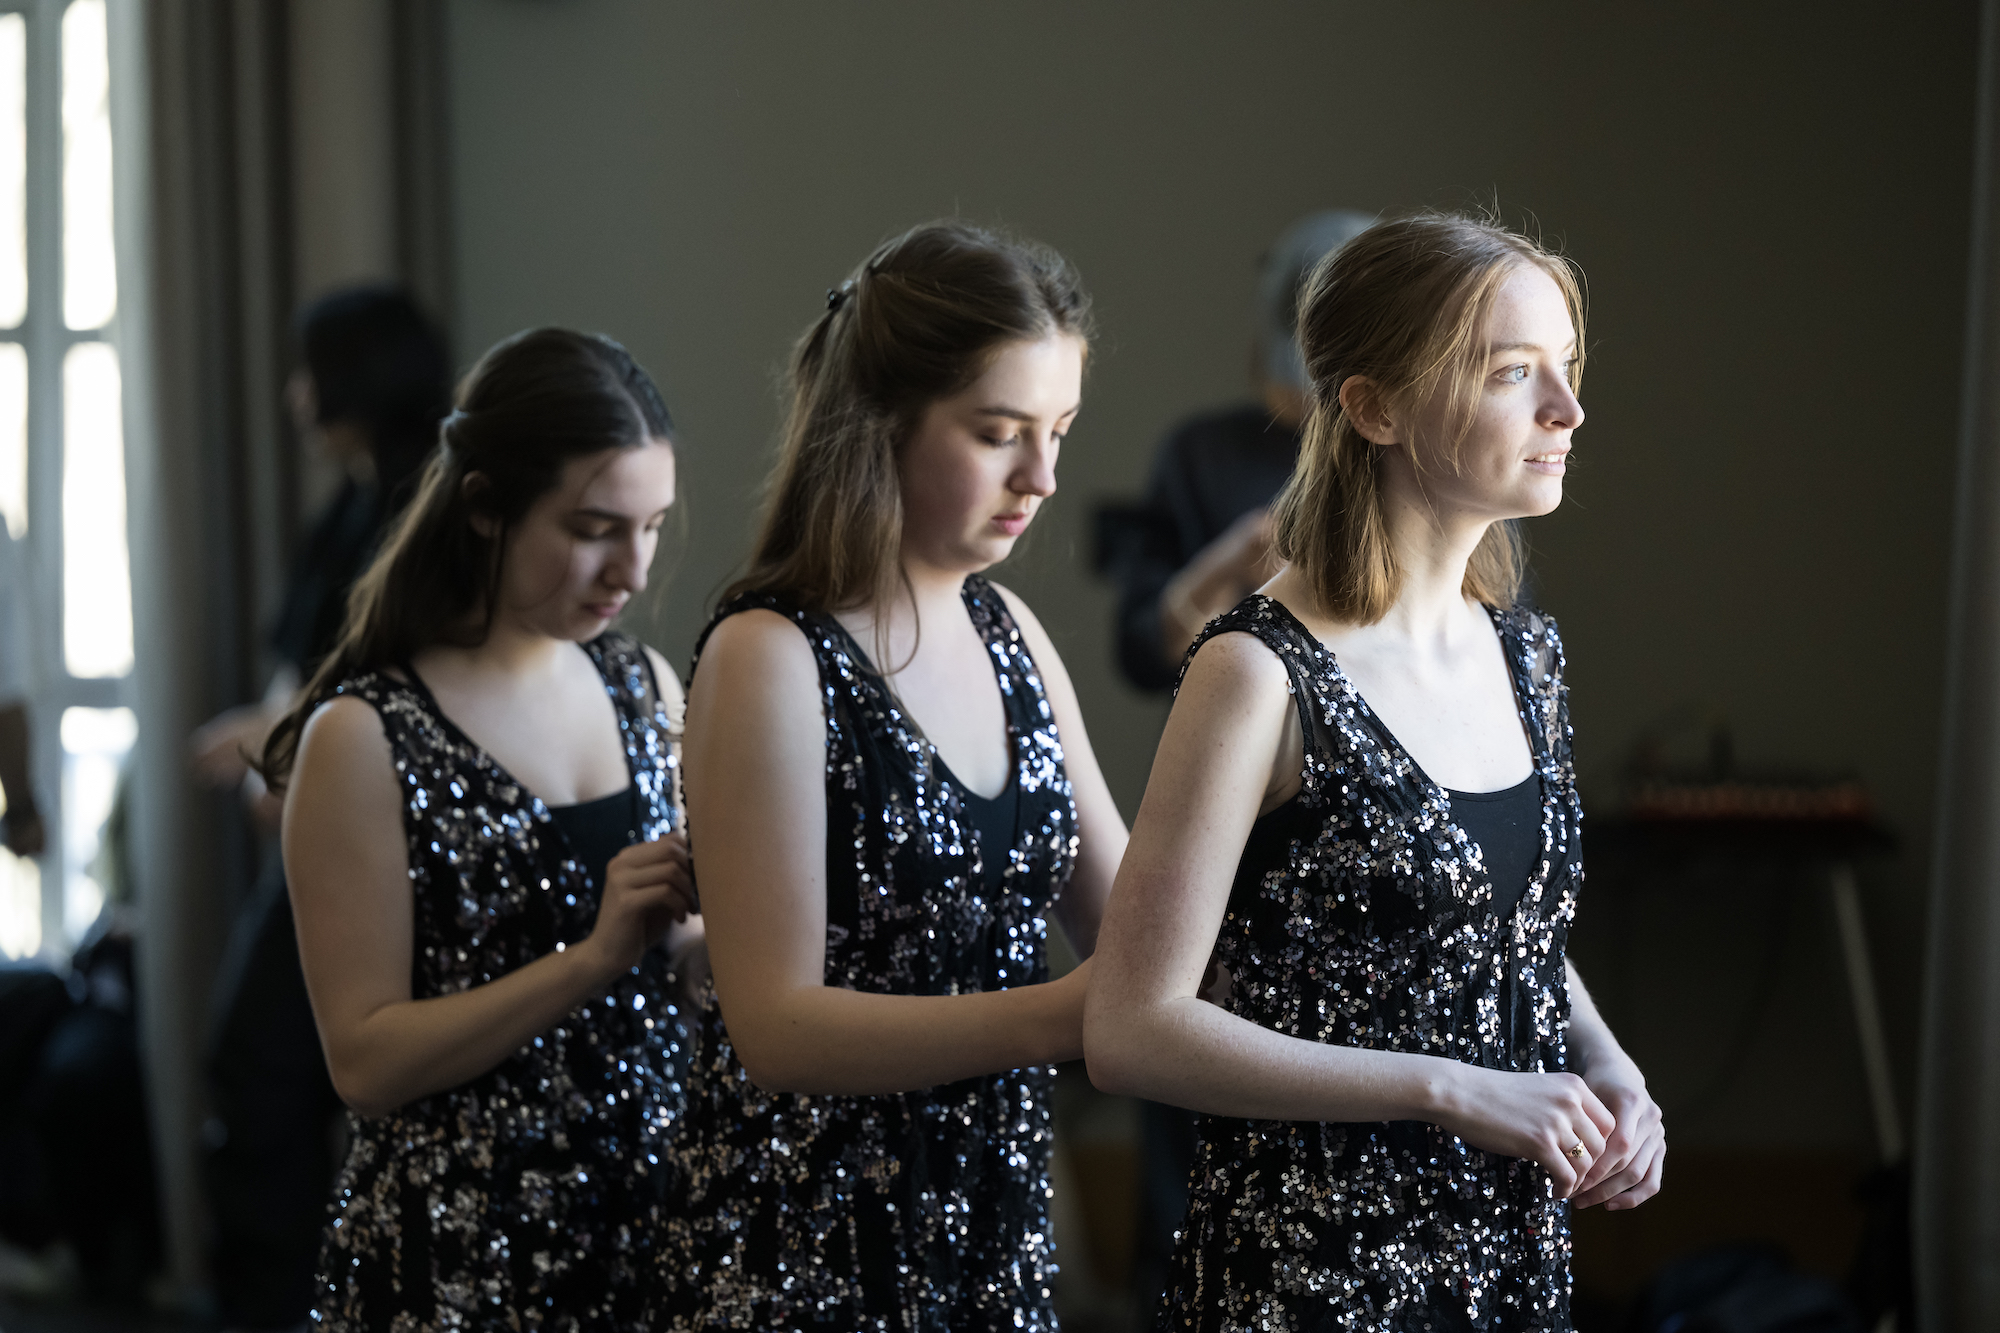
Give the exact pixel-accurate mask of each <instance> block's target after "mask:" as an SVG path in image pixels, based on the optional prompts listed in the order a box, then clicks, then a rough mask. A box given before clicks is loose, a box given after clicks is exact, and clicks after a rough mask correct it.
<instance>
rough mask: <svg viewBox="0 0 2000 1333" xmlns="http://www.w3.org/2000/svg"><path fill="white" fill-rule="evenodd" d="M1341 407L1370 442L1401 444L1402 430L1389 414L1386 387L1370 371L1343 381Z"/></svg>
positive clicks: (1363, 436) (1355, 427) (1363, 437)
mask: <svg viewBox="0 0 2000 1333" xmlns="http://www.w3.org/2000/svg"><path fill="white" fill-rule="evenodd" d="M1340 410H1341V411H1343V412H1345V413H1346V414H1347V419H1348V420H1349V421H1351V422H1353V423H1354V429H1356V430H1357V431H1359V432H1361V438H1362V439H1364V440H1366V441H1368V442H1369V443H1370V444H1380V445H1391V444H1401V443H1402V440H1401V438H1400V436H1401V434H1402V432H1401V431H1399V430H1397V428H1396V423H1395V421H1394V419H1393V418H1391V417H1390V415H1389V409H1388V404H1387V403H1385V402H1384V401H1383V400H1382V390H1381V387H1380V386H1379V385H1377V384H1376V383H1375V381H1374V380H1371V379H1369V378H1368V377H1367V376H1366V375H1349V376H1348V377H1347V378H1346V379H1344V380H1342V381H1341V383H1340Z"/></svg>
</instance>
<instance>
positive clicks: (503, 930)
mask: <svg viewBox="0 0 2000 1333" xmlns="http://www.w3.org/2000/svg"><path fill="white" fill-rule="evenodd" d="M585 647H586V649H587V651H588V652H589V653H590V656H591V659H592V660H593V661H594V662H595V663H596V665H597V668H598V670H599V672H600V673H601V674H602V675H603V677H604V685H605V690H606V692H607V693H608V694H609V695H610V697H611V701H612V703H613V705H614V707H615V709H616V712H617V717H618V724H619V729H620V732H621V735H622V741H623V746H624V750H625V757H626V763H627V765H628V766H629V768H630V769H631V773H632V780H633V782H634V783H635V784H637V786H638V788H639V797H640V802H639V808H640V810H641V812H642V816H643V818H644V819H645V821H646V822H645V823H644V825H643V826H642V827H641V828H640V829H638V830H637V832H638V834H639V836H640V837H641V838H648V839H650V838H656V837H659V836H660V835H662V834H664V833H666V832H668V831H669V830H671V829H672V828H673V827H674V826H675V823H676V820H677V815H676V812H675V808H674V804H673V799H672V796H673V784H674V779H675V778H676V776H677V775H678V771H679V762H680V760H679V753H678V747H677V745H676V744H675V743H674V741H673V733H672V731H671V727H670V723H669V719H668V717H667V712H666V708H665V706H664V704H663V703H662V701H661V699H660V697H659V692H658V691H657V690H656V689H655V688H654V684H653V680H652V670H651V667H650V666H649V664H648V663H647V661H646V657H645V651H644V649H642V648H641V647H640V646H639V645H638V644H637V643H636V642H634V641H633V640H632V639H630V638H627V637H625V636H624V635H621V634H606V635H604V636H602V637H601V638H598V639H597V640H595V641H593V642H591V643H589V644H587V645H585ZM339 692H340V693H342V694H347V695H352V696H353V697H355V698H359V699H364V700H366V701H367V702H368V703H370V704H371V705H373V706H374V708H375V710H376V711H377V713H379V714H380V716H381V719H382V726H383V729H384V731H385V732H386V733H387V735H388V739H389V751H390V755H391V757H392V759H393V761H394V763H395V767H396V773H397V775H398V778H399V780H400V782H401V785H402V788H403V795H404V814H403V824H404V829H405V831H406V833H407V836H408V839H409V856H410V894H411V908H412V912H413V916H414V923H413V924H414V927H415V934H414V941H415V946H416V947H415V948H414V949H413V950H412V968H411V977H410V983H411V984H410V993H411V995H412V996H413V997H415V998H417V999H423V998H425V997H428V996H437V995H448V994H452V993H455V992H458V991H464V990H469V989H471V988H472V987H474V986H478V985H483V984H485V983H486V982H489V981H492V980H494V979H495V978H496V977H501V976H504V975H506V974H507V973H509V972H511V971H513V970H514V969H515V968H518V967H521V966H523V965H525V964H527V963H530V962H532V961H534V960H535V959H537V958H539V957H541V956H543V955H544V954H547V953H550V952H553V951H557V950H561V949H562V948H564V947H565V945H567V944H573V943H575V942H577V941H579V940H582V939H584V938H586V937H587V936H588V935H589V934H590V931H591V928H592V926H593V925H594V924H595V923H596V918H597V901H598V889H597V886H596V885H595V884H593V883H592V882H591V880H590V877H589V875H588V873H587V872H586V871H585V870H584V869H583V867H582V866H581V865H579V864H578V863H577V862H576V861H575V860H573V859H571V857H570V855H569V851H568V848H567V844H566V843H565V841H564V839H563V836H562V833H561V831H560V830H559V829H558V828H557V826H556V825H555V823H554V821H553V820H552V819H551V818H550V816H549V813H548V809H547V807H545V806H544V805H543V804H542V802H541V801H540V800H539V799H538V798H536V797H535V796H533V795H532V794H530V793H529V792H528V791H526V790H525V789H524V788H523V787H521V785H520V784H519V783H517V782H516V781H515V780H514V779H513V778H512V777H510V776H509V775H508V774H507V773H506V772H505V770H503V769H502V768H500V766H499V765H498V764H496V763H495V762H494V761H493V759H492V758H491V756H489V755H487V754H486V752H485V751H483V750H481V749H480V748H479V746H478V745H476V744H475V743H473V742H472V741H471V740H470V739H469V738H468V737H467V736H466V735H465V734H464V733H463V732H461V731H459V730H458V728H457V727H456V726H454V725H453V724H452V723H451V721H450V720H449V719H447V718H444V717H442V716H440V715H439V714H438V713H437V712H436V711H435V709H434V708H433V706H432V705H431V703H430V702H429V700H428V699H427V697H426V696H425V695H424V694H423V693H422V692H421V691H419V690H418V689H415V688H413V687H412V686H410V685H409V684H407V683H404V682H402V681H398V680H396V679H394V678H393V677H390V676H388V675H384V674H381V673H371V674H368V675H364V676H359V677H356V678H354V679H351V680H348V681H346V682H344V683H343V684H342V685H341V687H340V691H339ZM674 994H675V991H674V989H673V978H672V975H671V973H669V971H668V970H667V964H666V961H665V957H664V955H663V954H662V953H661V952H660V951H659V950H653V951H651V952H649V953H648V954H647V955H646V957H645V959H644V961H642V962H641V964H640V965H639V966H638V967H636V968H634V969H633V970H632V971H631V972H630V973H628V974H627V975H624V976H621V977H619V978H618V979H617V980H616V981H615V982H614V983H612V984H611V985H609V986H608V987H606V989H605V992H604V993H603V1003H602V1004H601V1005H600V1004H599V1003H598V1002H597V997H596V996H592V997H591V998H590V999H588V1000H586V1001H585V1002H584V1003H583V1004H582V1005H581V1006H579V1008H578V1009H577V1010H576V1011H575V1012H573V1013H572V1014H570V1015H569V1016H568V1017H567V1018H566V1019H564V1020H563V1021H562V1022H561V1023H559V1024H557V1025H556V1026H555V1027H553V1028H551V1029H550V1030H548V1031H547V1032H544V1033H543V1034H542V1035H541V1036H539V1037H535V1038H534V1039H532V1040H531V1041H529V1042H528V1043H526V1044H524V1045H523V1046H522V1048H521V1049H520V1050H519V1051H517V1052H516V1053H515V1054H513V1055H512V1056H509V1057H508V1058H507V1059H506V1060H505V1061H503V1062H502V1063H501V1064H500V1065H499V1066H498V1067H497V1068H495V1069H493V1070H491V1071H490V1072H488V1073H486V1074H484V1075H481V1076H480V1077H479V1078H476V1079H474V1080H472V1081H471V1082H470V1083H466V1084H463V1085H461V1086H459V1087H456V1088H453V1089H451V1090H450V1091H448V1092H442V1093H438V1094H437V1095H435V1096H431V1097H426V1098H422V1099H421V1100H418V1101H415V1102H411V1103H410V1104H409V1105H407V1106H403V1107H401V1108H399V1109H398V1110H396V1111H394V1112H392V1113H390V1114H389V1115H385V1116H381V1117H376V1118H366V1117H361V1116H355V1115H350V1116H349V1117H348V1121H349V1126H350V1130H351V1135H352V1140H351V1142H352V1146H351V1148H350V1150H349V1152H348V1156H347V1161H346V1163H345V1165H344V1166H343V1167H342V1169H341V1172H340V1177H339V1182H338V1185H337V1186H336V1189H335V1195H334V1202H333V1206H332V1213H333V1218H332V1225H331V1226H330V1227H329V1228H328V1230H327V1232H326V1236H325V1239H324V1241H323V1244H322V1249H321V1257H320V1278H319V1284H318V1289H317V1294H316V1299H315V1300H314V1302H313V1305H314V1309H313V1311H312V1323H313V1324H314V1325H315V1326H316V1327H320V1328H326V1329H338V1330H373V1329H392V1330H395V1333H429V1331H430V1330H442V1329H453V1330H460V1329H510V1330H519V1329H544V1330H573V1329H586V1328H587V1329H619V1330H625V1329H632V1330H637V1329H641V1328H644V1327H645V1324H644V1322H643V1314H642V1311H643V1306H644V1287H645V1284H646V1283H647V1282H649V1281H650V1278H651V1272H650V1269H651V1262H652V1260H653V1258H654V1255H655V1254H656V1253H657V1249H658V1229H659V1210H660V1198H659V1192H660V1176H661V1172H660V1170H659V1168H658V1166H657V1165H656V1162H657V1160H658V1158H659V1157H660V1156H663V1155H664V1154H665V1152H666V1146H667V1143H668V1142H669V1140H670V1139H671V1137H672V1133H673V1127H674V1124H675V1123H676V1122H677V1121H678V1119H679V1117H680V1113H681V1109H682V1106H683V1105H684V1103H685V1094H684V1092H683V1086H682V1081H681V1080H682V1074H681V1071H680V1068H679V1062H680V1061H681V1060H682V1059H683V1058H684V1057H683V1055H682V1052H681V1050H680V1042H681V1037H680V1028H679V1023H678V1021H677V1017H676V1015H677V1011H676V1008H675V1007H674V1005H673V1003H672V998H671V997H673V995H674ZM648 1013H653V1014H660V1015H662V1016H665V1017H668V1018H669V1019H670V1020H674V1021H669V1022H664V1023H661V1024H659V1025H657V1026H655V1025H654V1023H653V1022H652V1021H650V1020H649V1019H648V1018H647V1017H646V1015H647V1014H648Z"/></svg>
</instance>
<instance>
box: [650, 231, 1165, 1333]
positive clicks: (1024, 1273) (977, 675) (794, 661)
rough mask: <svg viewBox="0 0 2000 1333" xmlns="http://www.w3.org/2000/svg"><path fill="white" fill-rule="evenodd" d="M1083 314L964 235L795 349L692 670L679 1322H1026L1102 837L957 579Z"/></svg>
mask: <svg viewBox="0 0 2000 1333" xmlns="http://www.w3.org/2000/svg"><path fill="white" fill-rule="evenodd" d="M1087 318H1088V306H1087V302H1086V298H1085V296H1084V293H1083V291H1082V288H1081V286H1080V285H1079V283H1078V281H1077V278H1076V276H1075V274H1074V273H1073V272H1072V271H1071V270H1070V268H1069V267H1068V266H1067V265H1066V264H1065V263H1064V262H1063V261H1062V260H1061V259H1060V258H1059V257H1058V256H1056V255H1055V254H1053V253H1051V252H1050V251H1047V250H1045V249H1042V248H1040V247H1036V246H1030V245H1024V244H1020V243H1017V242H1013V241H1009V240H1006V239H1003V238H1000V237H997V236H994V235H991V234H989V233H987V232H984V231H981V230H979V229H976V228H973V227H969V226H965V225H960V224H933V225H929V226H923V227H918V228H916V229H915V230H913V231H911V232H909V233H907V234H905V235H903V236H901V237H899V238H897V239H895V240H893V241H891V242H889V243H887V244H886V245H884V246H883V247H882V248H881V249H879V250H877V251H876V252H875V254H874V255H873V256H871V257H870V258H869V260H868V261H867V263H865V264H864V265H862V266H861V267H860V268H859V269H857V270H856V271H855V273H854V275H853V276H852V278H851V279H850V280H849V282H847V283H845V284H843V285H842V286H841V287H840V288H839V289H837V290H836V291H834V292H832V293H830V294H829V297H828V303H827V309H826V311H825V313H824V314H823V315H821V317H820V318H819V319H818V320H817V321H815V323H814V324H813V326H812V327H811V329H810V330H808V331H807V333H806V335H805V336H804V338H803V339H802V340H801V342H800V344H799V346H798V348H797V351H796V353H795V355H794V359H793V364H792V380H791V412H790V418H789V422H788V425H787V428H786V432H785V437H784V446H783V453H782V456H781V459H780V461H779V464H778V468H777V473H776V476H775V477H774V479H773V484H772V490H771V494H770V499H769V505H768V509H767V512H766V514H765V518H764V525H763V529H762V532H761V534H760V536H759V537H758V540H757V544H756V547H755V550H754V553H753V556H752V562H751V567H750V570H749V572H748V574H747V575H745V577H744V578H742V579H741V580H739V581H738V582H737V584H736V585H735V587H734V588H733V589H731V590H730V592H729V593H728V594H727V595H726V597H725V599H724V603H723V605H722V606H721V608H720V609H719V610H718V612H717V613H716V617H715V619H714V621H713V622H712V623H711V625H710V627H709V630H708V632H707V634H706V635H705V636H704V640H703V642H702V644H701V646H700V647H699V648H698V650H697V652H698V657H697V661H698V664H699V665H698V666H697V667H696V669H695V670H694V672H693V674H692V676H691V677H690V681H691V684H690V691H691V693H690V700H689V715H688V759H689V768H688V775H689V785H688V806H689V820H690V828H691V829H692V830H694V837H695V840H696V843H697V845H698V848H699V852H698V855H699V856H700V876H701V888H702V903H703V908H704V919H705V920H706V922H707V928H708V939H709V948H710V958H711V963H712V966H713V969H714V989H713V992H712V994H711V996H710V999H709V1001H708V1004H707V1006H706V1008H705V1010H704V1011H703V1013H702V1016H701V1026H700V1035H699V1038H698V1042H699V1044H698V1048H697V1053H696V1056H695V1067H694V1071H693V1074H692V1075H691V1078H690V1096H689V1112H688V1119H687V1121H686V1122H685V1124H684V1125H683V1126H682V1130H681V1135H680V1137H679V1138H678V1139H677V1140H676V1146H675V1153H674V1157H675V1162H676V1165H677V1171H676V1181H677V1193H676V1196H675V1198H676V1204H675V1206H674V1208H673V1209H672V1210H671V1213H672V1216H671V1217H670V1219H669V1223H668V1225H669V1228H670V1230H671V1231H672V1233H673V1234H674V1235H675V1237H676V1240H677V1243H676V1244H675V1245H673V1246H672V1248H670V1250H669V1251H668V1252H667V1253H666V1254H665V1255H664V1256H663V1262H662V1264H661V1270H660V1271H661V1282H662V1294H663V1303H664V1306H665V1311H664V1315H663V1318H662V1320H661V1322H662V1324H663V1325H664V1326H669V1327H672V1328H675V1329H709V1328H716V1327H736V1328H785V1329H795V1328H808V1327H812V1328H821V1327H824V1328H829V1329H836V1328H837V1329H841V1330H854V1329H884V1330H887V1329H897V1330H903V1329H924V1330H946V1329H951V1330H966V1329H1038V1328H1050V1327H1053V1325H1054V1319H1053V1315H1052V1312H1051V1309H1050V1297H1049V1278H1050V1273H1051V1267H1050V1251H1049V1236H1048V1231H1049V1228H1048V1192H1049V1175H1048V1162H1049V1148H1050V1123H1049V1094H1050V1091H1051V1082H1052V1071H1051V1069H1050V1068H1049V1066H1050V1065H1052V1064H1054V1063H1055V1062H1057V1061H1061V1060H1069V1059H1074V1058H1076V1057H1077V1056H1078V1055H1079V1054H1080V1053H1081V1050H1082V1045H1081V1042H1082V1027H1081V1024H1082V1007H1081V1006H1082V1000H1083V989H1084V983H1085V979H1086V977H1087V975H1088V973H1089V965H1088V963H1086V964H1085V965H1084V966H1083V967H1082V968H1079V969H1078V970H1077V971H1075V972H1072V973H1070V974H1069V975H1067V976H1065V977H1063V978H1062V979H1060V980H1056V981H1050V980H1049V974H1048V966H1047V963H1046V960H1045V957H1044V942H1045V939H1046V932H1047V920H1048V918H1049V917H1050V916H1051V915H1053V916H1054V917H1055V919H1056V920H1058V921H1059V922H1060V923H1061V924H1062V926H1063V928H1064V930H1065V933H1066V934H1067V935H1068V936H1069V939H1070V941H1071V943H1072V944H1073V945H1074V946H1075V948H1076V951H1077V953H1078V954H1079V955H1081V956H1085V957H1087V956H1088V955H1089V954H1090V952H1091V950H1092V948H1093V947H1094V940H1095V936H1096V933H1097V922H1098V918H1099V915H1100V911H1101V907H1102V903H1103V901H1104V896H1105V894H1106V892H1107V891H1108V889H1109V887H1110V881H1111V876H1112V873H1113V871H1114V869H1115V867H1116V866H1117V863H1118V857H1119V855H1120V854H1121V853H1122V851H1123V849H1124V845H1125V828H1124V824H1123V822H1122V820H1121V819H1120V818H1119V815H1118V812H1117V809H1116V807H1115V806H1114V805H1113V804H1112V802H1111V798H1110V795H1109V793H1108V792H1107V790H1106V788H1105V785H1104V780H1103V778H1102V776H1101V775H1100V774H1099V772H1098V768H1097V763H1096V761H1095V759H1093V757H1092V756H1091V752H1090V745H1089V742H1088V740H1087V739H1086V738H1085V736H1084V731H1083V723H1082V719H1081V717H1080V716H1079V714H1078V711H1077V705H1076V696H1075V692H1074V691H1073V690H1072V688H1071V687H1070V683H1069V680H1068V677H1067V675H1066V674H1065V673H1064V671H1063V666H1062V662H1061V660H1060V659H1059V658H1058V657H1057V655H1056V652H1055V649H1054V647H1053V646H1052V645H1051V644H1050V642H1049V639H1048V636H1047V635H1046V634H1045V633H1044V632H1043V631H1042V628H1041V626H1040V625H1039V624H1038V623H1037V622H1036V620H1035V618H1034V616H1033V615H1032V614H1030V613H1029V611H1028V609H1027V608H1026V607H1025V606H1024V605H1023V604H1022V603H1021V601H1020V600H1019V599H1018V598H1016V597H1015V596H1014V595H1013V594H1012V593H1009V592H1007V591H1006V590H1005V589H1003V588H1001V587H999V586H998V585H996V584H993V583H990V582H988V581H987V580H986V579H985V578H984V577H982V575H981V571H983V570H985V569H987V568H988V567H990V566H991V565H993V564H995V563H996V562H998V561H1000V560H1002V559H1004V558H1005V557H1006V556H1007V554H1008V553H1009V552H1010V551H1011V550H1012V549H1013V547H1014V543H1015V541H1016V540H1017V539H1018V538H1019V537H1020V535H1021V533H1022V531H1023V530H1025V529H1026V528H1027V526H1028V525H1029V523H1030V522H1032V521H1033V519H1034V517H1035V515H1036V513H1037V511H1038V510H1039V509H1040V507H1041V505H1042V502H1043V501H1045V500H1046V499H1047V498H1048V497H1049V496H1050V495H1051V494H1053V493H1054V491H1055V485H1056V483H1055V465H1056V455H1057V452H1058V450H1059V449H1060V447H1061V444H1062V439H1063V436H1064V435H1065V434H1066V433H1067V432H1068V431H1069V429H1070V426H1071V424H1072V423H1073V422H1074V421H1075V419H1076V414H1077V411H1078V408H1079V406H1080V394H1081V384H1082V375H1083V362H1084V353H1085V347H1086V343H1085V338H1086V336H1087V333H1088V324H1087Z"/></svg>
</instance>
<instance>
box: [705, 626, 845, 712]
mask: <svg viewBox="0 0 2000 1333" xmlns="http://www.w3.org/2000/svg"><path fill="white" fill-rule="evenodd" d="M688 694H689V698H690V700H691V701H692V703H693V705H694V707H695V708H696V709H697V710H698V711H699V710H700V709H702V708H705V707H708V706H710V703H711V702H712V701H714V700H717V699H721V698H727V699H730V700H734V701H737V703H738V704H740V705H742V706H746V707H748V706H760V705H761V706H763V707H778V708H783V709H786V710H788V711H789V710H793V709H795V708H796V709H803V708H805V707H807V706H808V705H810V707H811V708H812V710H813V711H814V712H818V711H819V708H820V698H819V696H820V682H819V660H818V659H817V658H816V657H815V656H814V655H813V649H812V644H811V642H809V641H808V640H807V638H806V636H805V634H804V633H802V632H801V629H800V626H799V625H798V623H797V622H796V621H794V620H792V619H791V618H790V617H788V616H784V615H781V614H780V613H778V612H776V611H771V610H767V609H765V608H762V607H760V608H758V609H756V610H752V611H739V612H737V613H736V614H735V615H733V616H730V617H729V618H727V619H726V620H723V621H722V622H721V623H719V624H718V625H716V627H715V628H714V629H712V630H710V631H709V634H708V640H707V642H705V643H704V644H702V648H701V657H700V661H699V663H698V665H697V666H696V668H695V672H694V676H693V678H692V680H691V681H690V682H689V684H688Z"/></svg>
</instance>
